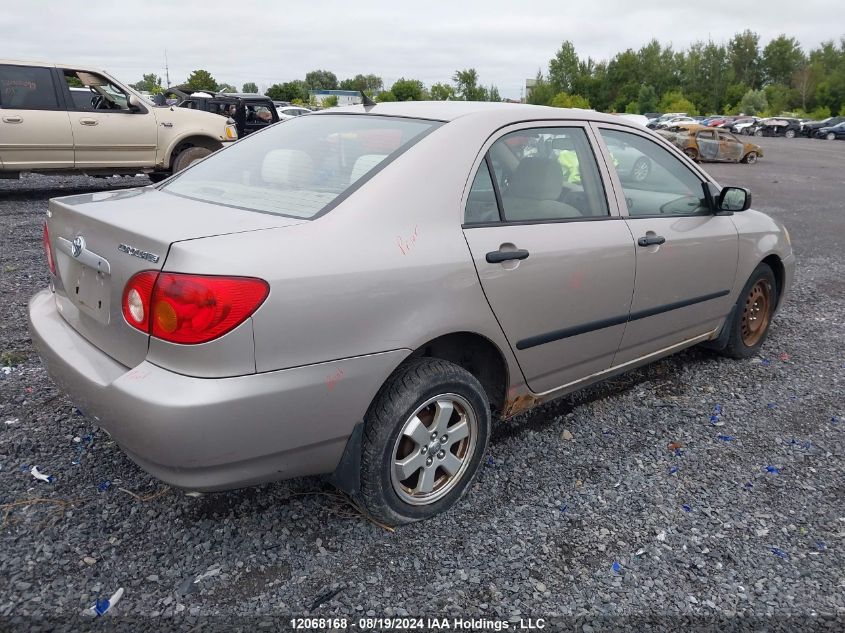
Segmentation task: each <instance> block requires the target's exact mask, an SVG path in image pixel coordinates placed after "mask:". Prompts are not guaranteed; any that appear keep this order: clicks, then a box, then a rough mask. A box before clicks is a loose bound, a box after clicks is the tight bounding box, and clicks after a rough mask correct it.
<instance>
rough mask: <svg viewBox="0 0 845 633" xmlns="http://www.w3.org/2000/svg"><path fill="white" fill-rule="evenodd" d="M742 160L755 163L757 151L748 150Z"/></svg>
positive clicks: (750, 163)
mask: <svg viewBox="0 0 845 633" xmlns="http://www.w3.org/2000/svg"><path fill="white" fill-rule="evenodd" d="M742 162H743V163H748V164H749V165H753V164H754V163H756V162H757V152H748V153H747V154H746V155H745V156H743V158H742Z"/></svg>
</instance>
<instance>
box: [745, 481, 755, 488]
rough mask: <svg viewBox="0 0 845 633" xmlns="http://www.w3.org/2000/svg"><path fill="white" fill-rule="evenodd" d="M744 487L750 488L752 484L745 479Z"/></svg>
mask: <svg viewBox="0 0 845 633" xmlns="http://www.w3.org/2000/svg"><path fill="white" fill-rule="evenodd" d="M745 487H746V488H748V489H749V490H751V489H752V488H753V487H754V484H752V483H751V482H750V481H746V482H745Z"/></svg>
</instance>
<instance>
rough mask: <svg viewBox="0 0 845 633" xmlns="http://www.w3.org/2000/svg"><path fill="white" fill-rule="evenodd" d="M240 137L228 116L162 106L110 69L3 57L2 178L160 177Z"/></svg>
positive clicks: (0, 68)
mask: <svg viewBox="0 0 845 633" xmlns="http://www.w3.org/2000/svg"><path fill="white" fill-rule="evenodd" d="M237 137H238V135H237V131H236V128H235V126H234V124H233V123H232V122H230V121H228V120H227V119H225V118H222V117H220V116H218V115H216V114H211V113H208V112H198V111H193V110H185V109H182V108H171V107H156V106H154V105H152V104H151V103H150V102H149V101H147V100H146V99H145V98H144V97H143V96H141V94H140V93H138V92H137V91H135V90H133V89H131V88H129V87H127V86H125V85H124V84H122V83H120V82H119V81H117V80H116V79H114V78H113V77H111V76H109V75H108V74H106V73H105V72H103V71H99V70H88V69H84V68H82V67H80V66H62V65H58V64H44V63H38V62H23V61H9V60H0V178H17V177H18V176H19V175H20V173H21V172H39V173H50V172H53V173H55V172H81V173H86V174H89V175H94V176H97V175H112V174H137V173H139V172H144V173H147V174H149V176H150V178H151V179H152V180H154V181H158V180H161V179H163V178H165V177H167V176H169V175H170V174H171V173H174V172H177V171H179V170H181V169H184V168H185V167H187V166H188V165H190V164H191V163H193V162H194V161H197V160H199V159H201V158H204V157H205V156H207V155H209V154H211V153H212V152H214V151H216V150H218V149H220V148H221V147H223V146H224V145H225V144H227V143H230V142H232V141H234V140H237Z"/></svg>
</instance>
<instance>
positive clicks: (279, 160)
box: [162, 115, 440, 218]
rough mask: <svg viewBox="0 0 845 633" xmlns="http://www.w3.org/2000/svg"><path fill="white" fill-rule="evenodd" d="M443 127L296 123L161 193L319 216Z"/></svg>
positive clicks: (244, 144) (336, 120) (338, 119)
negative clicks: (423, 138) (426, 135)
mask: <svg viewBox="0 0 845 633" xmlns="http://www.w3.org/2000/svg"><path fill="white" fill-rule="evenodd" d="M438 125H440V123H439V122H436V121H422V120H416V119H402V118H396V117H383V116H367V115H318V116H311V115H309V116H303V117H297V118H295V119H291V120H290V121H288V122H286V123H283V124H279V125H275V126H273V127H271V128H268V129H267V130H264V131H262V132H260V133H256V134H254V135H251V136H250V137H249V138H247V139H244V140H241V141H239V142H238V143H236V144H235V145H233V146H232V147H230V148H229V149H227V150H225V151H222V152H220V153H219V154H214V155H212V156H210V157H209V158H207V159H206V160H204V161H202V162H201V163H198V164H196V165H194V166H193V167H191V168H190V169H189V170H187V171H185V172H183V173H182V174H180V175H178V176H177V177H176V178H174V179H173V180H171V181H170V182H169V183H168V184H167V185H166V186H164V187H163V188H162V191H166V192H168V193H172V194H176V195H180V196H185V197H188V198H192V199H194V200H202V201H205V202H213V203H217V204H224V205H228V206H233V207H238V208H241V209H247V210H250V211H259V212H262V213H273V214H277V215H284V216H290V217H296V218H313V217H316V216H317V215H320V214H321V213H325V212H327V211H328V210H329V209H331V208H332V207H334V206H336V205H337V204H338V203H340V201H341V200H342V199H343V198H344V197H346V195H349V194H350V193H351V192H352V191H354V190H355V189H357V188H358V186H360V185H361V184H363V182H364V181H366V180H367V179H368V178H369V177H370V176H372V175H373V174H374V173H375V172H376V171H378V170H379V169H381V168H382V167H384V166H385V165H387V164H388V163H389V162H390V161H392V160H393V159H395V158H396V157H397V156H398V155H399V154H401V153H402V152H403V151H405V150H407V149H408V148H409V147H410V146H411V145H413V144H414V143H415V142H417V141H418V140H419V139H420V138H422V137H423V136H424V135H425V134H426V133H427V132H429V131H431V130H433V129H434V128H435V127H437V126H438Z"/></svg>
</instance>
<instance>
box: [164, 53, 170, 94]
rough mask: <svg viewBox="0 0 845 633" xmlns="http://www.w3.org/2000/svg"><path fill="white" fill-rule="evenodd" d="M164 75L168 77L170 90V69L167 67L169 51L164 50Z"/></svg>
mask: <svg viewBox="0 0 845 633" xmlns="http://www.w3.org/2000/svg"><path fill="white" fill-rule="evenodd" d="M164 74H165V76H166V77H167V87H168V88H170V67H169V66H168V65H167V49H166V48H165V49H164Z"/></svg>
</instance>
